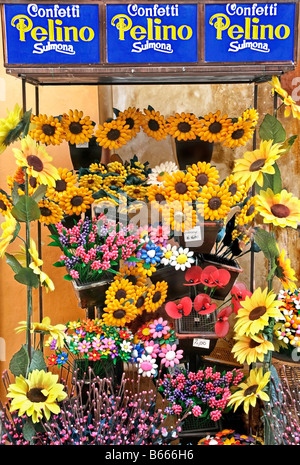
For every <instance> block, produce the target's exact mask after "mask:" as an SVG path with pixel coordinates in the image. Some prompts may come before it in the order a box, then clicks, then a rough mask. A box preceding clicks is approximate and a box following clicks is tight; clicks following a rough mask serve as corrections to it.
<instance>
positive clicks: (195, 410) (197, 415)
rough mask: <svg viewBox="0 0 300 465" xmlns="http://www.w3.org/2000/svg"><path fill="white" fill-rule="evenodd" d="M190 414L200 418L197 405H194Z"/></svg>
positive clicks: (199, 409) (200, 411)
mask: <svg viewBox="0 0 300 465" xmlns="http://www.w3.org/2000/svg"><path fill="white" fill-rule="evenodd" d="M192 414H193V415H194V417H201V415H202V410H201V407H200V406H199V405H194V407H193V408H192Z"/></svg>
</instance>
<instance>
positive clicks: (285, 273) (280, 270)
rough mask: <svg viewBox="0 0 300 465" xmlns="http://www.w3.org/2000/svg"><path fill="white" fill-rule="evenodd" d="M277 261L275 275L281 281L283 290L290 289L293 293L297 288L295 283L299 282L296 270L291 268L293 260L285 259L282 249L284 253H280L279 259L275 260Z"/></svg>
mask: <svg viewBox="0 0 300 465" xmlns="http://www.w3.org/2000/svg"><path fill="white" fill-rule="evenodd" d="M277 248H278V246H277ZM278 252H279V249H278ZM275 260H276V265H277V268H276V271H275V275H276V276H277V278H278V279H279V280H280V281H281V283H282V286H283V288H284V289H290V290H291V291H293V290H295V289H296V288H297V286H296V284H295V281H297V278H296V276H295V270H293V268H292V267H291V260H290V259H289V258H285V250H284V249H282V251H281V252H280V253H279V255H278V257H276V258H275Z"/></svg>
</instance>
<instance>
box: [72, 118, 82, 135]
mask: <svg viewBox="0 0 300 465" xmlns="http://www.w3.org/2000/svg"><path fill="white" fill-rule="evenodd" d="M69 131H70V132H71V133H72V134H80V133H81V132H82V126H81V124H80V123H78V122H76V121H72V123H71V124H70V126H69Z"/></svg>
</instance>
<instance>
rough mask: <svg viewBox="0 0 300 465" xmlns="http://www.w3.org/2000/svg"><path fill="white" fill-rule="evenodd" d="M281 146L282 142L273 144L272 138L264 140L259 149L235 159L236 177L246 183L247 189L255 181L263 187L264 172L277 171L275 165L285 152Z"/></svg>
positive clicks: (234, 170)
mask: <svg viewBox="0 0 300 465" xmlns="http://www.w3.org/2000/svg"><path fill="white" fill-rule="evenodd" d="M280 147H281V144H273V141H272V140H263V141H261V143H260V147H259V149H257V150H254V151H253V152H245V153H244V156H243V158H240V159H238V160H236V161H235V166H234V168H233V176H234V179H235V180H236V181H239V182H240V183H241V184H245V187H246V189H249V188H250V187H251V186H252V185H253V184H254V183H255V182H257V184H258V185H259V186H260V187H262V185H263V182H264V173H266V174H274V173H275V169H274V166H273V165H274V163H275V162H276V160H277V159H278V158H279V157H280V154H281V153H282V152H283V149H280Z"/></svg>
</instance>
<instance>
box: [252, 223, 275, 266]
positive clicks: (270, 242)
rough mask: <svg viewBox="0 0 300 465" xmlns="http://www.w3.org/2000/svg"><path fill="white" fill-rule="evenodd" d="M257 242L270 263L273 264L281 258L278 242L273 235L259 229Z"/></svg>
mask: <svg viewBox="0 0 300 465" xmlns="http://www.w3.org/2000/svg"><path fill="white" fill-rule="evenodd" d="M255 242H256V244H257V245H258V247H260V249H261V250H262V252H263V253H264V255H265V257H266V259H267V260H269V262H270V263H273V260H275V258H277V257H279V251H278V248H277V242H276V239H275V237H274V236H273V234H271V233H269V232H268V231H265V230H264V229H260V228H258V229H257V231H256V233H255Z"/></svg>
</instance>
